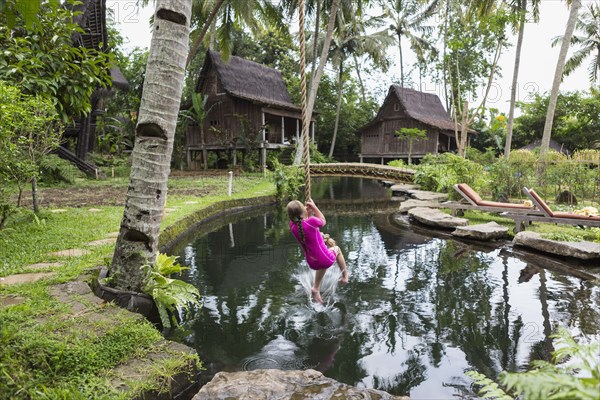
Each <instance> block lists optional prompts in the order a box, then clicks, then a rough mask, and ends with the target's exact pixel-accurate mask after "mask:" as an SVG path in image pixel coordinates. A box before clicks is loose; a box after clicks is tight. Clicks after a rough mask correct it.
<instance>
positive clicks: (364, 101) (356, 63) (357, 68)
mask: <svg viewBox="0 0 600 400" xmlns="http://www.w3.org/2000/svg"><path fill="white" fill-rule="evenodd" d="M352 56H353V57H354V68H356V75H358V84H359V86H360V96H361V97H362V101H363V103H366V102H367V95H366V93H365V84H364V83H363V80H362V76H361V75H360V65H358V58H356V54H353V55H352Z"/></svg>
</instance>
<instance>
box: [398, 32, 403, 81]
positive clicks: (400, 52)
mask: <svg viewBox="0 0 600 400" xmlns="http://www.w3.org/2000/svg"><path fill="white" fill-rule="evenodd" d="M398 54H400V86H401V87H404V61H403V60H402V35H401V34H400V32H398Z"/></svg>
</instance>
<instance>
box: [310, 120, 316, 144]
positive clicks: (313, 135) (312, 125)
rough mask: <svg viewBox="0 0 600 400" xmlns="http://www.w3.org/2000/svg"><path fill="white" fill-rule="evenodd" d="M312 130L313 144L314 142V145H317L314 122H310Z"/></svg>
mask: <svg viewBox="0 0 600 400" xmlns="http://www.w3.org/2000/svg"><path fill="white" fill-rule="evenodd" d="M310 130H311V136H312V142H313V144H315V123H314V121H311V122H310Z"/></svg>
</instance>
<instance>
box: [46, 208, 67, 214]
mask: <svg viewBox="0 0 600 400" xmlns="http://www.w3.org/2000/svg"><path fill="white" fill-rule="evenodd" d="M50 212H51V213H63V212H67V210H65V209H64V208H56V209H54V210H50Z"/></svg>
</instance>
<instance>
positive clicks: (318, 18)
mask: <svg viewBox="0 0 600 400" xmlns="http://www.w3.org/2000/svg"><path fill="white" fill-rule="evenodd" d="M320 30H321V0H317V10H316V12H315V36H314V40H313V48H312V62H311V63H310V80H309V81H308V87H312V83H313V79H314V78H315V69H316V68H317V53H318V51H319V46H318V40H317V39H318V37H319V31H320Z"/></svg>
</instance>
